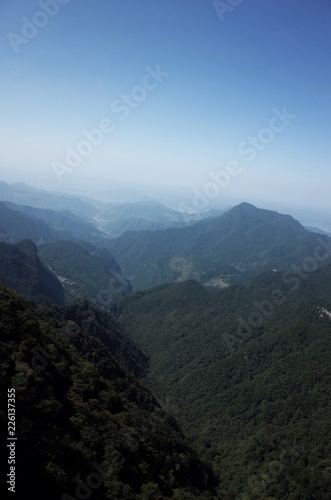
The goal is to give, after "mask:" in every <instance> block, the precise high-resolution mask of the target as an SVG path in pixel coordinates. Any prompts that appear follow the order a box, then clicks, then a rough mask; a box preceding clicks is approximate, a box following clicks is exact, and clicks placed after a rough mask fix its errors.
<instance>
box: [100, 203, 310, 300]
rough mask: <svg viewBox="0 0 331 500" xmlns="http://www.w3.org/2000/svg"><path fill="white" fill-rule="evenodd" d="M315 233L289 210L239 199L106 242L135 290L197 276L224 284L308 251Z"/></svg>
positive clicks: (286, 262)
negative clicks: (212, 212) (200, 215)
mask: <svg viewBox="0 0 331 500" xmlns="http://www.w3.org/2000/svg"><path fill="white" fill-rule="evenodd" d="M315 241H316V235H313V234H312V233H310V232H308V231H307V230H306V229H305V228H304V227H303V226H302V225H301V224H300V223H299V222H297V221H296V220H295V219H293V218H292V217H291V216H290V215H281V214H278V213H277V212H273V211H270V210H263V209H258V208H256V207H254V206H253V205H250V204H248V203H242V204H240V205H238V206H236V207H234V208H232V209H231V210H229V211H228V212H226V213H225V214H223V215H222V216H220V217H215V218H211V219H206V220H202V221H200V222H197V223H196V224H193V225H191V226H188V227H185V228H180V229H176V228H172V229H167V230H164V231H153V232H147V231H140V232H127V233H125V234H123V235H122V236H120V237H118V238H116V239H114V240H111V241H110V242H109V244H108V247H109V248H110V250H111V252H112V253H113V255H114V257H115V258H116V259H117V260H118V262H119V264H120V265H121V266H122V267H125V269H126V270H127V272H128V273H129V275H130V281H131V283H132V285H133V287H134V289H135V290H139V289H144V288H148V287H151V286H155V285H157V284H161V283H166V282H174V281H184V280H188V279H195V280H197V281H199V282H201V283H205V284H210V285H216V286H221V287H223V286H225V285H227V284H229V283H240V282H247V281H248V280H250V279H251V278H252V277H253V276H255V275H256V274H258V273H259V272H262V271H264V270H267V269H272V268H276V269H278V268H282V269H283V268H285V267H286V266H289V265H290V264H291V263H293V262H296V261H297V260H299V259H301V258H303V257H304V256H306V255H309V254H310V253H311V252H312V251H313V248H314V246H316V243H315Z"/></svg>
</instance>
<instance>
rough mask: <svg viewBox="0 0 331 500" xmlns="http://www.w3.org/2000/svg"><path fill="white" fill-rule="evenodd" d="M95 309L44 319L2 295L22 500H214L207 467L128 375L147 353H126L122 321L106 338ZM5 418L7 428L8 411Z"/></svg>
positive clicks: (4, 373) (6, 381)
mask: <svg viewBox="0 0 331 500" xmlns="http://www.w3.org/2000/svg"><path fill="white" fill-rule="evenodd" d="M89 307H90V306H87V305H86V304H85V305H80V306H77V309H76V311H75V310H74V309H72V308H71V309H70V308H69V309H68V310H63V309H61V308H55V309H54V310H53V312H52V309H51V308H49V307H48V308H47V309H46V310H47V315H45V313H42V312H38V311H37V310H36V309H35V308H33V307H32V306H30V305H28V304H27V303H26V302H25V301H24V300H23V299H20V298H18V297H17V296H15V294H14V293H13V292H10V291H8V290H6V289H5V288H3V287H0V321H1V324H2V325H3V329H2V332H1V342H0V358H1V381H0V385H1V408H7V390H8V388H14V389H15V392H16V436H17V438H18V440H17V449H16V460H17V461H16V463H15V467H16V478H17V484H16V495H17V497H18V498H31V499H32V498H33V499H34V500H38V499H40V500H41V499H42V500H44V499H45V498H49V499H50V500H53V499H54V500H55V499H56V500H58V499H59V498H62V499H65V500H68V499H72V498H85V497H86V498H87V497H88V496H90V495H92V493H93V495H94V498H98V499H100V500H103V499H112V500H113V499H114V500H124V499H144V500H145V499H166V498H178V499H192V500H193V499H194V498H201V499H208V498H215V496H214V494H213V487H212V485H213V483H214V479H213V475H212V473H211V472H210V470H209V469H208V467H207V466H205V465H204V464H203V463H202V462H201V461H200V460H199V459H198V458H197V456H196V454H195V453H194V452H193V451H192V449H191V448H190V447H189V446H188V445H187V444H186V442H185V440H184V438H183V435H182V433H181V431H180V430H179V428H178V426H177V424H176V422H175V420H174V419H173V417H171V416H169V415H167V414H166V413H165V412H164V411H163V410H162V409H161V408H160V406H159V404H158V403H157V401H156V400H155V399H154V397H153V396H152V395H151V393H150V392H149V391H148V390H146V389H145V388H143V387H142V386H141V385H140V383H139V382H138V381H137V379H136V378H135V377H134V376H133V375H132V374H130V373H129V372H128V371H127V370H126V369H125V367H124V365H123V362H124V364H125V363H126V361H125V360H128V359H129V358H130V357H131V355H132V354H133V359H135V358H136V359H135V362H136V361H137V357H139V351H138V350H137V349H135V350H134V349H133V348H132V346H131V354H130V353H128V352H126V353H125V352H124V351H125V350H126V348H125V347H124V346H125V345H126V347H127V346H128V345H129V344H128V343H126V344H125V342H124V344H123V346H122V347H121V342H122V341H121V340H120V338H121V333H120V332H118V333H117V331H116V325H115V323H114V322H113V321H112V320H110V322H109V326H108V330H109V332H108V335H106V332H105V324H103V327H102V328H101V326H102V322H103V323H104V322H105V319H106V318H105V316H103V319H102V315H103V314H104V313H101V311H99V312H98V311H96V310H94V312H93V311H91V310H90V309H89ZM100 315H101V317H100ZM67 316H69V317H70V318H71V319H70V320H68V319H67ZM100 320H101V326H100ZM100 328H101V330H102V329H103V335H106V336H107V338H108V341H107V339H106V338H105V337H102V335H101V334H100ZM114 337H115V338H116V337H118V339H119V340H118V341H117V347H115V346H114V344H112V342H113V341H114ZM112 339H113V340H112ZM114 347H115V348H114ZM118 356H119V357H120V361H118V360H117V357H118ZM0 419H1V425H3V428H5V426H6V425H7V424H6V421H7V415H6V414H5V412H4V411H2V412H1V413H0ZM5 453H6V448H5V447H2V450H1V454H2V459H3V463H2V470H7V468H8V465H7V456H5ZM4 462H6V463H4ZM84 495H85V496H84Z"/></svg>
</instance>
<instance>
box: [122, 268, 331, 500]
mask: <svg viewBox="0 0 331 500" xmlns="http://www.w3.org/2000/svg"><path fill="white" fill-rule="evenodd" d="M299 272H300V271H299ZM330 283H331V266H328V267H326V268H324V269H322V268H320V269H317V270H316V271H315V272H311V273H307V272H306V273H304V272H302V269H301V273H300V277H299V275H298V270H296V272H291V273H277V272H268V273H264V274H263V275H260V276H258V277H257V278H256V280H255V281H254V282H253V283H252V284H251V286H250V287H243V286H231V287H228V288H226V289H224V290H220V291H216V290H214V291H210V290H208V289H206V288H204V287H202V286H201V285H199V284H197V283H196V282H194V281H191V282H186V283H182V284H171V285H162V286H159V287H157V288H154V289H151V290H147V291H145V292H137V293H135V294H133V295H131V296H129V297H126V298H124V299H122V300H120V301H119V302H117V303H116V304H115V305H114V307H113V312H114V313H115V314H116V316H117V318H119V320H120V321H121V324H122V325H123V327H124V328H125V329H126V331H128V333H129V334H130V335H131V337H132V339H133V340H135V341H136V342H137V343H138V345H139V346H140V347H141V348H142V349H143V350H144V351H145V352H146V353H147V354H148V355H149V356H150V360H151V366H150V371H149V373H148V375H147V377H146V379H145V382H146V383H147V384H148V386H149V387H150V388H151V389H152V391H153V392H154V394H155V395H156V396H157V397H158V398H159V399H160V401H161V402H162V403H163V404H164V405H165V406H166V408H168V409H169V410H171V411H172V412H173V414H174V416H175V417H176V418H177V419H178V420H179V421H180V423H181V425H182V426H183V429H184V432H186V433H187V434H188V435H189V436H191V438H192V440H193V441H194V442H195V443H199V450H200V453H202V454H204V453H205V452H204V450H207V452H206V453H205V456H207V457H208V458H209V459H211V460H212V461H213V463H214V465H215V466H216V468H217V470H218V473H219V475H220V477H221V478H222V482H221V490H222V492H223V493H222V494H223V495H224V498H236V499H237V498H238V499H249V500H251V499H256V500H258V499H267V498H268V499H269V498H270V499H271V498H277V499H278V498H289V499H291V500H294V499H299V498H300V499H325V500H326V499H327V498H329V494H330V491H331V444H330V443H331V422H330V414H331V401H330V393H331V363H330V356H331V286H330ZM221 498H222V496H221Z"/></svg>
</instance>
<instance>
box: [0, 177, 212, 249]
mask: <svg viewBox="0 0 331 500" xmlns="http://www.w3.org/2000/svg"><path fill="white" fill-rule="evenodd" d="M0 200H2V201H3V202H6V204H7V206H8V208H10V209H13V210H16V211H20V212H21V213H23V214H25V215H28V216H31V217H34V218H37V219H39V220H43V221H44V222H45V223H46V224H48V225H49V226H50V227H52V228H53V229H56V230H57V231H69V232H70V234H71V235H72V237H74V238H76V239H86V238H88V241H91V243H93V244H96V245H98V244H101V243H102V242H101V241H100V238H102V237H104V238H105V237H106V238H107V237H108V238H109V236H112V237H114V236H118V235H120V234H123V233H124V232H125V231H127V230H142V229H144V230H151V231H152V230H155V229H166V228H168V227H183V226H186V225H189V224H192V223H194V222H196V221H197V220H200V219H202V218H203V217H209V216H211V215H210V214H209V213H208V212H206V213H205V214H202V215H195V214H188V213H184V212H180V211H177V210H173V209H171V208H168V207H166V206H165V205H162V204H160V203H157V202H154V201H142V202H134V203H105V202H101V201H98V200H92V199H89V198H85V197H80V196H72V195H68V194H63V193H58V192H53V191H52V192H49V191H45V190H40V189H34V188H31V187H30V186H27V185H26V184H24V183H16V184H7V183H5V182H0ZM32 207H33V208H32ZM211 213H213V214H214V211H212V212H211ZM75 216H76V218H75ZM77 217H79V218H80V220H78V219H77ZM91 225H93V226H94V227H95V229H94V230H92V228H91ZM73 226H75V227H73ZM0 228H1V226H0ZM92 238H93V241H92ZM32 239H33V238H32ZM57 239H60V238H57ZM62 239H68V235H67V237H66V238H62Z"/></svg>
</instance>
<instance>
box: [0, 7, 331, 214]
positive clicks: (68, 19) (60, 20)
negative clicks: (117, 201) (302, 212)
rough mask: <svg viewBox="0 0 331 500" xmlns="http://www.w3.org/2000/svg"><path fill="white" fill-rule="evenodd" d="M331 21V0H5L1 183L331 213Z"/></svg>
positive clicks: (0, 13) (0, 15) (0, 22)
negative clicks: (116, 186)
mask: <svg viewBox="0 0 331 500" xmlns="http://www.w3.org/2000/svg"><path fill="white" fill-rule="evenodd" d="M330 26H331V3H330V2H329V1H326V0H314V2H312V1H311V0H291V1H287V2H286V1H285V0H283V1H279V0H242V1H240V0H219V1H218V2H213V1H209V0H139V1H134V0H117V1H111V0H98V1H96V2H92V1H88V0H79V1H78V0H69V1H68V0H39V1H34V0H16V1H15V2H13V1H12V0H2V1H1V3H0V28H1V31H0V57H1V61H2V64H1V68H2V71H1V80H0V110H1V123H0V127H1V130H0V132H1V158H0V167H1V169H2V172H3V175H2V178H3V179H4V180H16V179H18V178H22V179H23V180H25V181H26V182H27V181H28V180H29V179H30V178H31V183H32V184H33V181H34V180H35V179H36V176H37V179H38V185H43V184H44V185H49V184H50V183H52V184H53V185H54V188H58V189H61V186H62V187H63V186H64V185H65V184H66V183H67V182H68V183H69V178H70V183H72V182H74V179H77V182H80V181H81V179H84V178H88V177H89V176H102V177H104V178H108V179H117V180H127V181H129V182H130V183H135V182H139V183H154V184H156V183H158V184H169V185H171V184H173V185H183V186H189V187H190V189H192V193H193V192H194V193H205V195H204V196H207V197H213V196H216V195H217V196H222V195H224V196H229V195H230V196H236V197H237V198H242V199H254V197H257V196H258V197H259V199H263V198H265V199H268V198H269V199H271V200H279V201H280V202H288V201H289V200H292V201H294V202H302V203H303V204H304V203H307V204H309V205H316V206H320V207H325V208H326V207H328V208H331V197H330V185H331V183H330V180H331V173H330V172H331V168H330V167H331V165H330V132H331V120H330V116H331V99H330V88H331V65H330V54H331V43H330V42H331V30H330ZM92 129H99V132H96V131H94V133H93V134H92V135H91V134H90V132H91V130H92ZM100 130H101V131H100ZM91 141H92V142H94V144H91ZM77 149H78V153H77ZM69 152H70V153H69ZM225 170H227V173H226V174H223V173H222V172H223V171H225ZM217 182H218V184H217ZM215 186H216V187H215Z"/></svg>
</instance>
